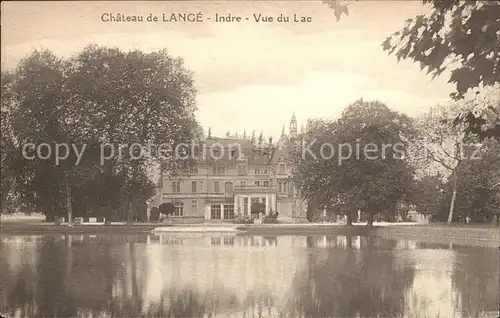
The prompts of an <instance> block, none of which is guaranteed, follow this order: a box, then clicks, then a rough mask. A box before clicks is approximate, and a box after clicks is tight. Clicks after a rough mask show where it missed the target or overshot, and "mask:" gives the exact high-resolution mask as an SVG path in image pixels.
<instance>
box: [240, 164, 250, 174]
mask: <svg viewBox="0 0 500 318" xmlns="http://www.w3.org/2000/svg"><path fill="white" fill-rule="evenodd" d="M247 169H248V167H247V165H244V164H240V165H238V174H239V175H247V174H248V170H247Z"/></svg>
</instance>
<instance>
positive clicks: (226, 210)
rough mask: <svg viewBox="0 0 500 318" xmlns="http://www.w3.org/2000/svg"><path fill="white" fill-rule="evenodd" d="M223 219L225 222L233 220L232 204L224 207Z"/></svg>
mask: <svg viewBox="0 0 500 318" xmlns="http://www.w3.org/2000/svg"><path fill="white" fill-rule="evenodd" d="M224 219H226V220H232V219H234V204H226V205H224Z"/></svg>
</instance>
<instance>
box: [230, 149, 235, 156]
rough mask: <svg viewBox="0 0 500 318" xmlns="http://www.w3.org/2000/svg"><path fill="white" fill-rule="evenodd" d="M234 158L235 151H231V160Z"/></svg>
mask: <svg viewBox="0 0 500 318" xmlns="http://www.w3.org/2000/svg"><path fill="white" fill-rule="evenodd" d="M235 157H236V150H234V149H233V150H231V158H235Z"/></svg>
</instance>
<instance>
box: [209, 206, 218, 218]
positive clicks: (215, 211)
mask: <svg viewBox="0 0 500 318" xmlns="http://www.w3.org/2000/svg"><path fill="white" fill-rule="evenodd" d="M220 213H221V209H220V204H214V205H211V206H210V218H211V219H217V220H220Z"/></svg>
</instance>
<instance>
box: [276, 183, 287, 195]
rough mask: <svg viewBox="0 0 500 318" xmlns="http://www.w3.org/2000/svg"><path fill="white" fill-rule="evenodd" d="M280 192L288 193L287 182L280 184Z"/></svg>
mask: <svg viewBox="0 0 500 318" xmlns="http://www.w3.org/2000/svg"><path fill="white" fill-rule="evenodd" d="M278 192H281V193H286V182H284V181H280V182H278Z"/></svg>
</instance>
